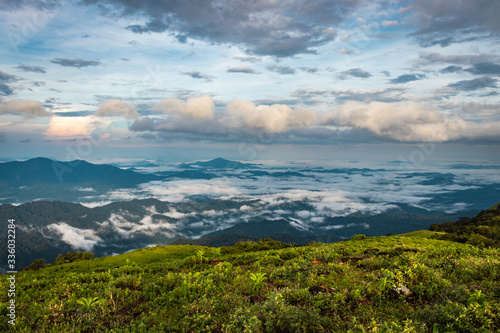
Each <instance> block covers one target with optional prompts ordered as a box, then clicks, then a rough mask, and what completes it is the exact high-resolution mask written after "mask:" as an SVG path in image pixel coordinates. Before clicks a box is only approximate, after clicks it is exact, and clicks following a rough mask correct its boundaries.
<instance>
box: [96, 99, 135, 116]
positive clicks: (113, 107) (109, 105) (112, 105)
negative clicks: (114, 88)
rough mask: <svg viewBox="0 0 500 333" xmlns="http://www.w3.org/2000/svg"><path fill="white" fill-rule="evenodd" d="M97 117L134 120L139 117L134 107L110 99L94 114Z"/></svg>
mask: <svg viewBox="0 0 500 333" xmlns="http://www.w3.org/2000/svg"><path fill="white" fill-rule="evenodd" d="M96 116H98V117H123V118H125V119H136V118H138V117H139V114H138V113H137V110H136V109H135V106H133V105H132V104H130V103H127V102H124V101H121V100H119V99H112V100H109V101H107V102H104V103H102V104H101V105H100V106H99V109H98V110H97V112H96Z"/></svg>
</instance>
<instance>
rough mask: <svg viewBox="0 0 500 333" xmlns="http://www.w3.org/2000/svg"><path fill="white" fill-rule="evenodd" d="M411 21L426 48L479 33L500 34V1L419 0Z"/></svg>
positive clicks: (457, 41)
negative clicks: (499, 18)
mask: <svg viewBox="0 0 500 333" xmlns="http://www.w3.org/2000/svg"><path fill="white" fill-rule="evenodd" d="M411 15H412V17H411V20H412V21H413V22H414V23H416V25H417V27H418V29H417V31H416V32H415V33H413V34H412V35H413V36H415V37H416V38H417V40H418V41H419V42H420V44H421V45H422V46H424V47H426V46H432V45H436V44H441V46H443V47H445V46H447V45H449V44H451V43H460V42H463V41H468V40H473V39H474V38H477V35H478V34H483V35H489V34H493V35H498V34H499V32H500V23H499V21H498V17H499V16H500V3H499V2H498V1H496V0H477V1H460V2H459V3H457V1H455V0H440V1H434V0H416V1H415V2H414V3H413V4H412V7H411Z"/></svg>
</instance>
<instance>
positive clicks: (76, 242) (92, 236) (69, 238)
mask: <svg viewBox="0 0 500 333" xmlns="http://www.w3.org/2000/svg"><path fill="white" fill-rule="evenodd" d="M47 229H49V230H50V231H54V232H56V233H57V234H59V235H61V240H62V241H63V242H65V243H66V244H69V245H71V246H72V247H73V248H75V249H82V250H85V251H92V248H93V247H94V246H95V245H96V244H97V243H99V242H102V239H101V238H100V237H99V236H97V235H96V232H95V230H91V229H79V228H75V227H72V226H70V225H68V224H66V223H64V222H59V223H52V224H49V225H48V226H47Z"/></svg>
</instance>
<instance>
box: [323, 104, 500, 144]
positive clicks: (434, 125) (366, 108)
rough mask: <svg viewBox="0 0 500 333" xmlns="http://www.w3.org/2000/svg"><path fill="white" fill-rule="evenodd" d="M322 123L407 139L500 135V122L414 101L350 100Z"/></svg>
mask: <svg viewBox="0 0 500 333" xmlns="http://www.w3.org/2000/svg"><path fill="white" fill-rule="evenodd" d="M322 123H323V124H325V125H336V126H348V127H354V128H358V129H365V130H368V131H370V132H373V133H375V134H377V135H380V136H384V137H388V138H391V139H394V140H397V141H403V142H414V141H420V142H433V141H434V142H443V141H452V140H458V139H477V138H485V139H494V140H498V139H499V138H500V122H492V123H472V122H466V121H464V120H462V119H449V118H446V117H445V116H443V115H442V114H440V113H438V112H437V111H436V110H435V109H433V108H431V107H429V106H425V105H418V104H414V103H405V104H400V105H392V104H388V103H379V102H374V103H370V104H364V103H359V102H347V103H345V104H344V105H342V106H341V107H340V108H339V109H338V110H336V111H334V112H332V113H331V114H330V115H327V116H326V118H324V119H323V121H322Z"/></svg>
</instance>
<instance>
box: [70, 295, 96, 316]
mask: <svg viewBox="0 0 500 333" xmlns="http://www.w3.org/2000/svg"><path fill="white" fill-rule="evenodd" d="M76 302H77V303H78V304H80V305H81V308H82V311H83V312H89V311H90V310H92V309H93V308H95V307H96V306H98V305H99V298H97V297H89V298H85V297H82V298H80V299H79V300H78V301H76Z"/></svg>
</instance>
